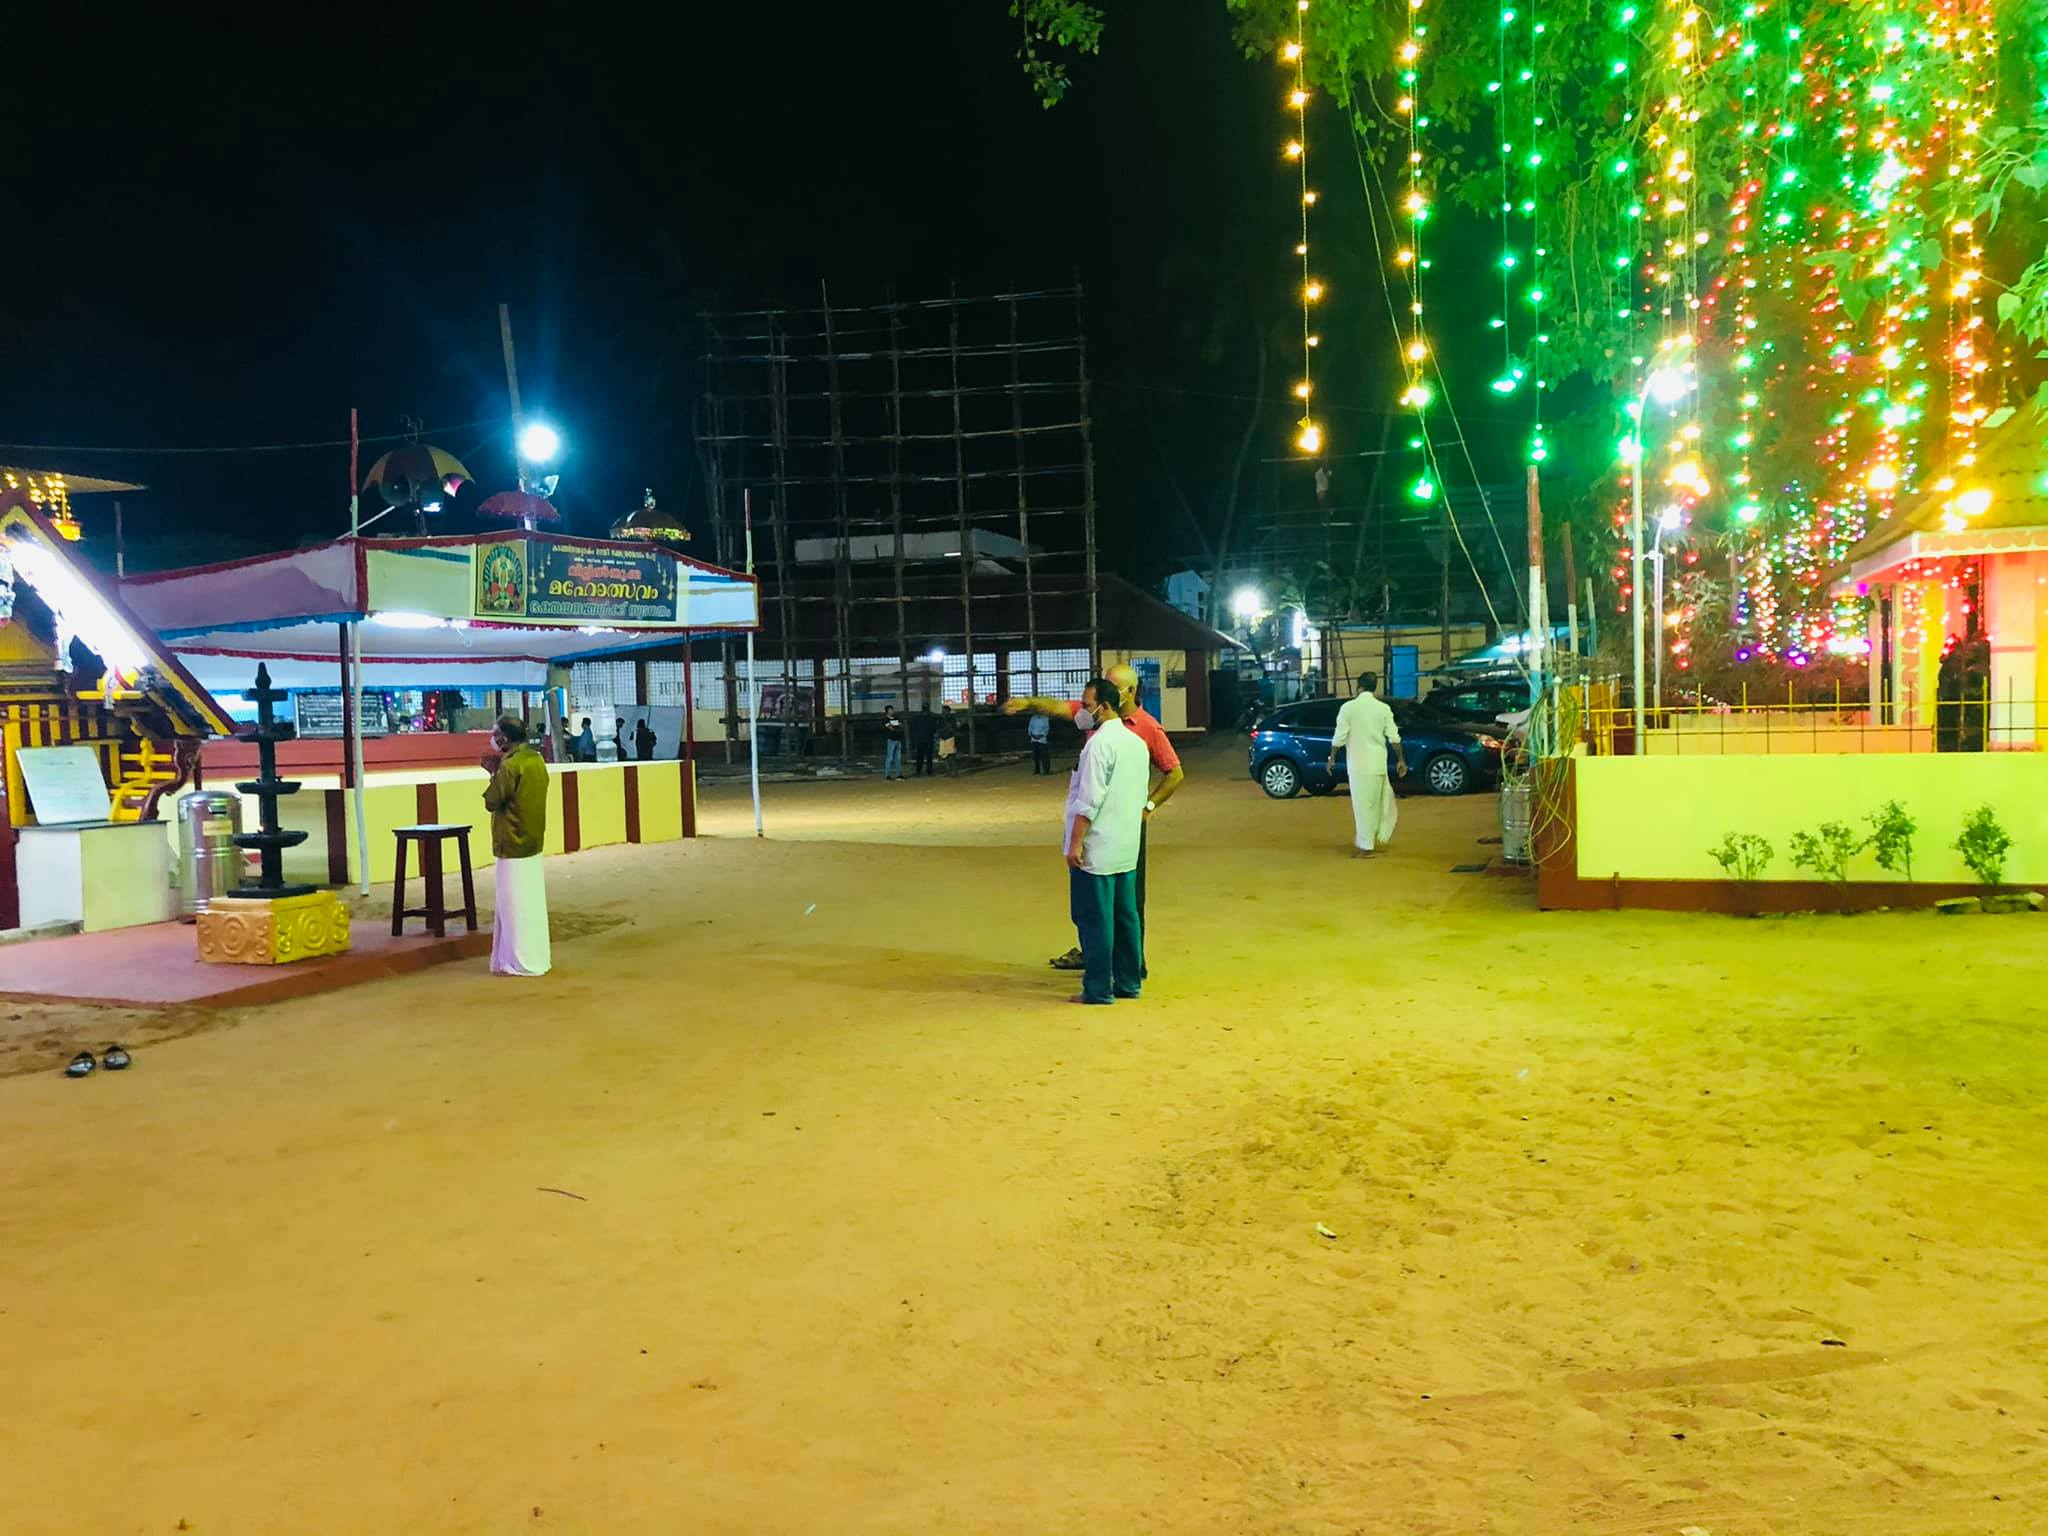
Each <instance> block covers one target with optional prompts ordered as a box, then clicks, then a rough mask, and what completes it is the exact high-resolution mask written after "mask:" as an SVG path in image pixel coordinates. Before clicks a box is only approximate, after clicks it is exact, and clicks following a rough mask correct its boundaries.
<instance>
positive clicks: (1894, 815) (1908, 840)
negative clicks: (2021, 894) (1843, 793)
mask: <svg viewBox="0 0 2048 1536" xmlns="http://www.w3.org/2000/svg"><path fill="white" fill-rule="evenodd" d="M1864 819H1865V822H1866V824H1867V825H1868V827H1869V830H1868V831H1867V832H1859V831H1858V830H1857V829H1856V828H1854V827H1852V826H1851V825H1849V824H1848V823H1847V822H1841V821H1824V822H1822V823H1821V824H1820V825H1819V826H1818V827H1815V828H1814V829H1813V830H1812V831H1811V832H1795V833H1793V834H1792V839H1791V842H1790V843H1789V845H1788V846H1787V848H1786V854H1787V856H1788V857H1789V858H1790V860H1791V862H1792V867H1793V868H1794V869H1798V870H1805V871H1807V872H1808V873H1810V874H1812V875H1815V876H1817V877H1818V878H1820V879H1822V880H1825V881H1827V882H1828V884H1830V885H1832V886H1835V887H1836V888H1837V889H1839V888H1840V887H1842V886H1844V885H1847V884H1848V883H1849V861H1850V860H1851V859H1854V858H1855V857H1856V856H1857V855H1858V854H1861V853H1864V852H1866V851H1868V852H1869V853H1870V854H1871V856H1872V857H1873V858H1874V859H1876V861H1877V867H1878V868H1879V869H1882V870H1884V871H1886V872H1887V873H1889V874H1895V875H1899V876H1901V877H1902V878H1904V879H1907V880H1911V879H1912V878H1913V836H1914V834H1915V833H1916V832H1918V831H1919V830H1920V827H1919V824H1918V823H1917V822H1915V821H1914V820H1913V818H1912V817H1911V816H1909V815H1907V814H1906V808H1905V806H1903V805H1901V804H1900V803H1899V802H1898V801H1896V800H1889V801H1887V802H1885V804H1884V805H1882V806H1880V807H1879V808H1878V809H1877V810H1875V811H1873V812H1871V813H1870V815H1869V816H1867V817H1866V818H1864ZM1949 846H1950V847H1951V848H1953V849H1955V850H1956V852H1958V853H1960V854H1961V855H1962V856H1963V863H1964V864H1965V865H1967V866H1968V867H1969V870H1970V873H1971V874H1973V875H1975V876H1976V877H1977V878H1978V879H1979V880H1980V881H1982V882H1983V883H1984V884H1985V885H2003V884H2004V883H2005V857H2006V855H2007V854H2008V853H2009V852H2010V851H2011V850H2012V838H2011V837H2010V836H2009V835H2008V834H2007V833H2006V830H2005V828H2004V827H2003V826H2001V825H2000V824H1999V820H1998V815H1997V813H1996V812H1995V811H1993V810H1992V809H1991V807H1990V806H1988V805H1980V806H1978V807H1977V809H1975V810H1974V811H1972V812H1970V814H1969V815H1968V816H1966V817H1965V818H1964V819H1963V829H1962V831H1961V832H1960V833H1958V834H1957V836H1956V840H1955V841H1954V842H1953V843H1951V844H1950V845H1949ZM1707 853H1708V855H1709V857H1711V858H1712V859H1713V861H1714V862H1715V863H1716V864H1718V865H1720V866H1721V868H1722V870H1723V871H1725V872H1726V873H1727V875H1728V876H1729V878H1731V879H1733V880H1737V881H1739V882H1741V883H1742V884H1744V885H1749V884H1753V883H1754V882H1755V881H1757V880H1760V879H1762V878H1763V874H1764V871H1765V870H1767V869H1768V868H1770V865H1771V860H1772V859H1773V858H1775V857H1776V856H1777V853H1776V850H1775V849H1774V848H1772V847H1771V844H1770V841H1769V840H1768V839H1767V838H1762V837H1759V836H1757V835H1756V834H1755V833H1754V832H1730V833H1729V834H1728V835H1727V836H1726V837H1724V838H1722V839H1721V842H1720V846H1718V847H1715V848H1710V849H1708V850H1707Z"/></svg>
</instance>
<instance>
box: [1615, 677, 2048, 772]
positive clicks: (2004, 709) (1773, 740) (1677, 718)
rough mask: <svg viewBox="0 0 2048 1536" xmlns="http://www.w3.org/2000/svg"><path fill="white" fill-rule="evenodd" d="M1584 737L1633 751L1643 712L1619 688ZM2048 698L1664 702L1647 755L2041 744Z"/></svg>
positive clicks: (1652, 720) (1648, 724) (1649, 731)
mask: <svg viewBox="0 0 2048 1536" xmlns="http://www.w3.org/2000/svg"><path fill="white" fill-rule="evenodd" d="M1580 720H1581V727H1580V731H1579V739H1580V740H1581V741H1583V742H1584V743H1585V746H1586V749H1587V750H1588V751H1589V752H1591V753H1594V754H1596V755H1601V756H1606V755H1619V756H1624V757H1625V756H1628V755H1630V754H1632V753H1634V752H1635V751H1636V750H1637V748H1636V742H1635V712H1634V707H1633V706H1632V705H1631V704H1627V703H1624V702H1622V701H1621V696H1620V692H1619V690H1618V689H1614V688H1612V687H1611V685H1610V688H1609V692H1608V696H1607V697H1606V698H1601V699H1589V700H1588V701H1587V702H1586V703H1585V704H1584V706H1583V707H1582V709H1581V710H1580ZM2044 721H2048V704H2044V703H2042V702H2041V701H2037V700H2035V699H2032V698H2021V697H2019V696H2018V695H2017V692H2016V691H2008V693H2007V694H2006V695H2004V696H1997V695H1993V694H1992V693H1991V692H1990V691H1989V690H1987V691H1986V692H1985V693H1983V694H1982V695H1979V696H1977V697H1974V698H1966V699H1938V700H1935V701H1932V702H1929V701H1926V700H1918V701H1913V702H1910V703H1906V704H1895V703H1889V702H1887V703H1882V704H1877V705H1872V704H1871V703H1870V701H1869V700H1868V699H1859V698H1857V697H1855V696H1854V695H1844V694H1843V693H1842V692H1841V690H1840V689H1839V688H1837V689H1836V690H1835V692H1834V694H1833V696H1832V697H1823V698H1818V699H1812V698H1809V699H1803V700H1802V699H1796V698H1793V697H1790V696H1788V697H1786V698H1783V699H1770V700H1766V699H1763V698H1760V697H1751V696H1750V695H1748V694H1747V692H1745V693H1744V695H1743V696H1742V697H1741V698H1740V699H1739V700H1737V701H1736V702H1733V703H1690V704H1665V705H1663V706H1661V707H1658V708H1651V709H1647V710H1645V712H1644V740H1643V743H1642V751H1643V753H1644V755H1647V756H1665V757H1670V756H1679V757H1722V756H1743V755H1752V754H1755V755H1769V754H1806V755H1815V754H1820V755H1827V754H1847V753H1910V752H2010V751H2026V752H2031V751H2034V750H2037V748H2038V747H2039V745H2040V731H2041V722H2044Z"/></svg>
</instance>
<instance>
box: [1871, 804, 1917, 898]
mask: <svg viewBox="0 0 2048 1536" xmlns="http://www.w3.org/2000/svg"><path fill="white" fill-rule="evenodd" d="M1919 830H1920V828H1919V825H1918V824H1917V823H1916V822H1915V821H1914V820H1913V818H1912V817H1910V816H1908V815H1907V814H1906V808H1905V807H1904V806H1903V805H1901V804H1899V802H1898V801H1896V800H1887V801H1886V802H1885V803H1884V805H1883V806H1881V807H1880V808H1879V809H1877V810H1875V811H1873V812H1871V814H1870V851H1871V852H1872V853H1873V854H1875V855H1876V857H1877V867H1878V868H1879V869H1882V870H1885V871H1887V872H1888V873H1891V874H1894V875H1901V876H1903V877H1904V878H1906V879H1908V880H1911V879H1912V878H1913V834H1914V833H1915V832H1917V831H1919Z"/></svg>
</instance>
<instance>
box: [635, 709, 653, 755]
mask: <svg viewBox="0 0 2048 1536" xmlns="http://www.w3.org/2000/svg"><path fill="white" fill-rule="evenodd" d="M633 755H634V756H635V757H637V758H638V759H640V761H641V762H643V763H649V762H652V761H654V727H653V726H651V725H649V724H648V723H647V717H646V716H645V715H642V716H641V717H640V723H639V724H637V725H635V726H634V727H633Z"/></svg>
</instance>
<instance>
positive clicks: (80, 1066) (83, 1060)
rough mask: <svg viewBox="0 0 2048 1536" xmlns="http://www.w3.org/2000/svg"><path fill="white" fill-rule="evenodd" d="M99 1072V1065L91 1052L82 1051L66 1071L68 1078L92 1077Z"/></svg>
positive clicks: (72, 1059) (73, 1058) (72, 1060)
mask: <svg viewBox="0 0 2048 1536" xmlns="http://www.w3.org/2000/svg"><path fill="white" fill-rule="evenodd" d="M98 1070H99V1063H98V1062H97V1061H94V1060H93V1056H92V1052H91V1051H80V1052H79V1053H78V1054H77V1055H76V1056H74V1057H72V1058H71V1065H70V1066H68V1067H66V1068H65V1069H64V1075H65V1076H66V1077H91V1076H92V1075H93V1073H94V1072H96V1071H98Z"/></svg>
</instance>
